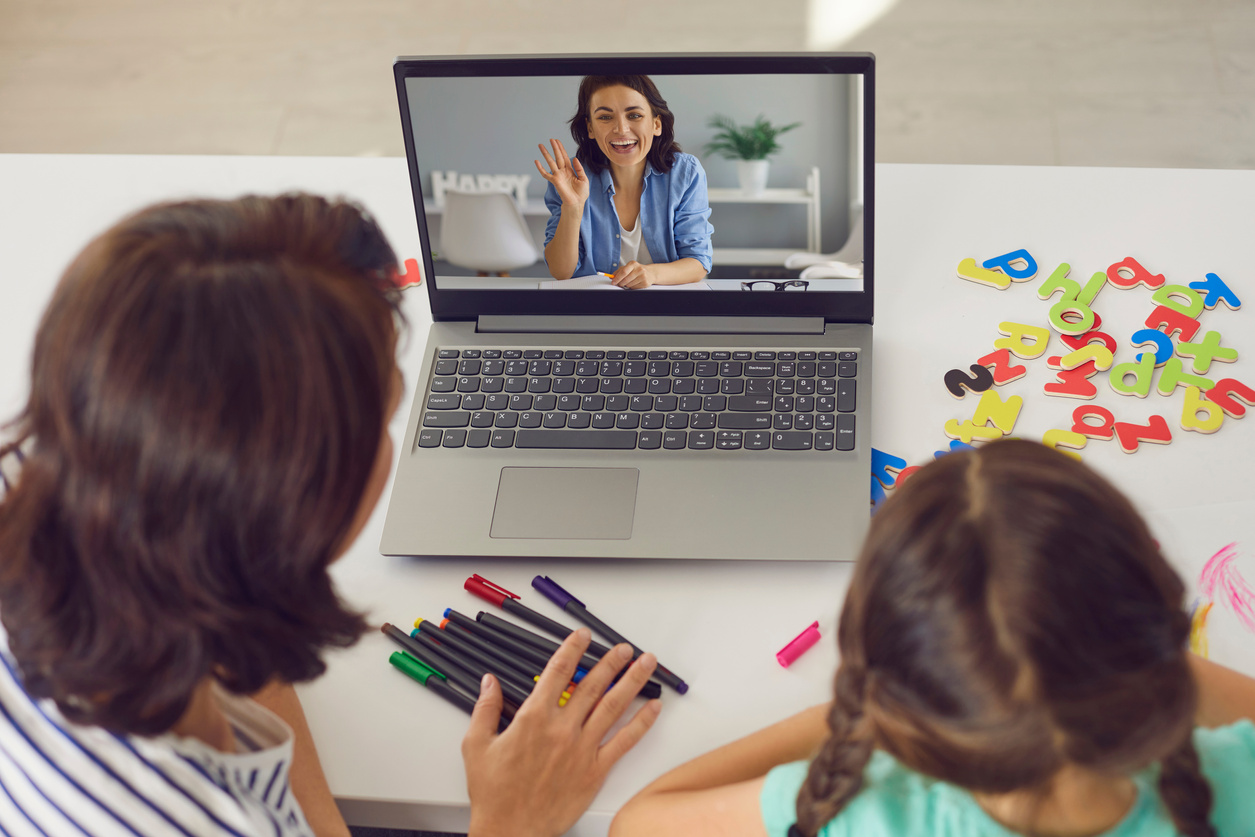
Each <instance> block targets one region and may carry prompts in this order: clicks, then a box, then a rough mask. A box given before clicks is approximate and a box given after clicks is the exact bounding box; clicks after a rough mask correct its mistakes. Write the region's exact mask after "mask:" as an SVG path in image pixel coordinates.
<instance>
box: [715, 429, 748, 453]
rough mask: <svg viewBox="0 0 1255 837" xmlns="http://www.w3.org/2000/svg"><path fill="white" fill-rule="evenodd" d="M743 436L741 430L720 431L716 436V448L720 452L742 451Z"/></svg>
mask: <svg viewBox="0 0 1255 837" xmlns="http://www.w3.org/2000/svg"><path fill="white" fill-rule="evenodd" d="M741 435H742V434H741V431H740V430H720V431H719V432H718V433H716V434H715V447H717V448H719V450H740V449H741Z"/></svg>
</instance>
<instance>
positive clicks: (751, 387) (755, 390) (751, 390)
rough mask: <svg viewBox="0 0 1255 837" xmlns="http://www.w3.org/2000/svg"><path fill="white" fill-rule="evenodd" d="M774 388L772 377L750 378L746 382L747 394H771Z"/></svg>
mask: <svg viewBox="0 0 1255 837" xmlns="http://www.w3.org/2000/svg"><path fill="white" fill-rule="evenodd" d="M774 389H775V387H773V386H772V380H771V378H750V379H749V380H748V381H746V382H745V394H746V395H771V393H772V391H773V390H774Z"/></svg>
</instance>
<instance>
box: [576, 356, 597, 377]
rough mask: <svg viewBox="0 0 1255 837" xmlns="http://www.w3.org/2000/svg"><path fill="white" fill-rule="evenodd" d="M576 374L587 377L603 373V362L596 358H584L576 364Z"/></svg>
mask: <svg viewBox="0 0 1255 837" xmlns="http://www.w3.org/2000/svg"><path fill="white" fill-rule="evenodd" d="M575 374H576V375H579V376H581V377H584V378H587V377H589V376H590V375H591V376H594V377H596V376H598V375H600V374H601V364H600V363H598V362H597V361H595V360H582V361H580V362H579V363H577V364H575Z"/></svg>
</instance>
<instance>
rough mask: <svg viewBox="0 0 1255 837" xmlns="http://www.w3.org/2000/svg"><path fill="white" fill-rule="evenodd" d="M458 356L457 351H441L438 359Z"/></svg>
mask: <svg viewBox="0 0 1255 837" xmlns="http://www.w3.org/2000/svg"><path fill="white" fill-rule="evenodd" d="M457 356H458V350H457V349H441V350H440V352H439V353H438V354H437V357H442V358H444V357H457Z"/></svg>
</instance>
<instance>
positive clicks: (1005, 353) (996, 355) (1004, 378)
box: [976, 349, 1028, 387]
mask: <svg viewBox="0 0 1255 837" xmlns="http://www.w3.org/2000/svg"><path fill="white" fill-rule="evenodd" d="M976 362H977V363H979V364H980V365H981V366H986V367H989V369H990V371H992V372H993V376H994V386H999V387H1000V386H1002V385H1003V384H1009V383H1011V382H1012V381H1018V380H1019V379H1020V378H1023V377H1024V376H1025V375H1026V374H1027V373H1028V369H1027V368H1026V367H1024V366H1012V365H1011V352H1010V350H1008V349H998V350H997V351H993V352H990V353H989V354H987V355H985V356H984V357H983V358H981V359H980V360H978V361H976Z"/></svg>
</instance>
